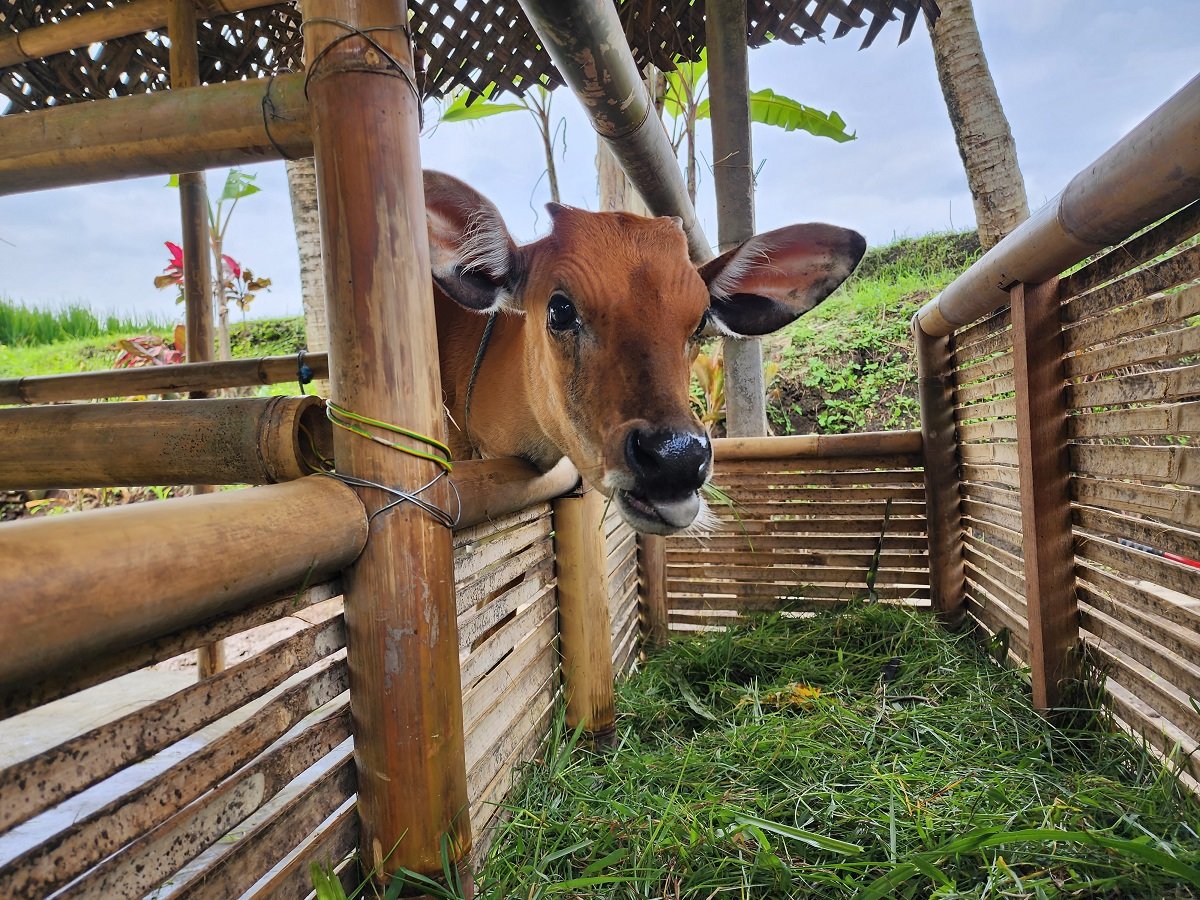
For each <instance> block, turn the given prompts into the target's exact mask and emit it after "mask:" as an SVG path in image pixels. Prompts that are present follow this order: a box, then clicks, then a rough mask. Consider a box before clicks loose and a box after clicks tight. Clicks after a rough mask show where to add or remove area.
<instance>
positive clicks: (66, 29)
mask: <svg viewBox="0 0 1200 900" xmlns="http://www.w3.org/2000/svg"><path fill="white" fill-rule="evenodd" d="M274 2H275V0H203V2H202V11H203V13H204V17H205V18H210V17H212V16H219V15H226V14H228V13H236V12H244V11H245V10H249V9H258V8H259V7H262V6H271V5H272V4H273V3H274ZM171 5H172V0H126V2H124V3H119V4H117V5H116V6H102V7H100V8H99V9H95V10H88V11H87V12H82V13H78V14H76V15H73V16H68V17H67V18H65V19H63V20H62V21H61V22H53V23H50V24H47V25H39V26H37V27H35V28H26V29H25V30H23V31H19V32H17V33H16V34H7V35H4V36H3V37H0V69H7V68H9V67H10V66H16V65H20V64H21V63H27V62H33V61H34V60H38V59H45V58H46V57H47V56H53V55H54V54H56V53H65V52H66V51H68V50H75V49H77V48H80V47H86V46H88V45H89V44H98V43H102V42H103V41H109V40H112V39H113V38H120V37H126V36H128V35H131V34H141V33H143V32H146V31H156V30H158V29H160V28H162V27H163V26H168V27H169V24H168V20H169V17H170V8H171Z"/></svg>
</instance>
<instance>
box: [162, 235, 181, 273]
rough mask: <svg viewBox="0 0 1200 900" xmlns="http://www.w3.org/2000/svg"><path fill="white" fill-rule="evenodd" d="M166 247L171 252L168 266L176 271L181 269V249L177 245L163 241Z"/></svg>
mask: <svg viewBox="0 0 1200 900" xmlns="http://www.w3.org/2000/svg"><path fill="white" fill-rule="evenodd" d="M163 243H164V244H166V245H167V249H168V250H170V251H171V262H170V263H168V266H173V267H174V268H176V269H182V268H183V248H182V247H180V246H179V245H178V244H172V243H171V242H170V241H163Z"/></svg>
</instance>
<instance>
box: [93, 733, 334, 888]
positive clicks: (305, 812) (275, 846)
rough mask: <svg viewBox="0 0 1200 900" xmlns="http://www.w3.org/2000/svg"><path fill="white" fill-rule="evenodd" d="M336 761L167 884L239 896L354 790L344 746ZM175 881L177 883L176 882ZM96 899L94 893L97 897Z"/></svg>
mask: <svg viewBox="0 0 1200 900" xmlns="http://www.w3.org/2000/svg"><path fill="white" fill-rule="evenodd" d="M336 755H337V757H338V758H337V762H336V763H335V764H334V765H333V767H332V768H331V769H330V770H329V771H328V772H325V773H323V774H322V775H320V776H319V777H318V778H317V779H316V780H315V781H313V782H312V783H311V784H308V785H306V786H305V787H304V788H303V789H301V790H300V792H299V793H298V794H297V795H296V796H294V797H291V798H289V799H288V800H287V802H285V803H284V804H282V805H281V806H280V808H279V809H277V810H275V811H274V812H273V813H272V814H271V815H270V816H268V817H267V819H266V820H265V821H263V822H261V823H259V824H258V825H257V826H255V827H254V828H253V829H251V830H250V831H248V832H246V833H245V834H242V835H240V836H239V837H238V839H237V841H236V842H234V843H232V844H229V845H228V848H229V849H228V851H227V852H226V853H224V854H222V855H221V856H220V857H219V858H218V859H216V860H214V861H213V862H211V863H209V864H208V865H207V866H205V867H204V868H203V869H202V870H201V871H199V872H197V873H195V874H194V875H192V876H191V877H190V878H188V877H186V876H185V877H183V878H180V879H179V882H176V884H173V885H172V887H175V888H176V889H175V890H174V891H173V892H172V896H173V897H178V898H179V900H199V898H208V900H219V898H224V897H231V896H244V895H245V893H246V892H247V891H248V890H249V889H250V888H251V887H252V886H253V885H254V883H255V882H256V881H258V879H259V878H261V877H262V876H263V875H265V874H266V873H267V872H269V871H270V870H271V868H272V867H273V866H274V865H275V864H276V863H277V862H279V861H280V860H281V859H283V858H284V857H285V856H286V855H287V854H288V852H289V851H290V850H291V849H292V848H293V847H295V845H296V842H297V840H298V838H299V836H302V835H306V834H309V833H311V832H312V831H314V830H315V829H316V828H317V826H319V825H320V824H321V823H322V822H323V821H325V819H326V818H327V817H328V816H329V815H330V814H331V813H332V812H333V811H334V810H336V809H337V808H338V807H339V806H341V805H342V804H343V803H344V802H345V801H346V800H347V799H349V798H350V797H352V796H353V795H354V787H355V771H354V759H353V756H352V754H351V753H350V751H349V749H347V751H346V752H344V753H342V752H340V751H338V752H336ZM176 885H177V887H176ZM97 900H100V898H97Z"/></svg>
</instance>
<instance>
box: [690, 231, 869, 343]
mask: <svg viewBox="0 0 1200 900" xmlns="http://www.w3.org/2000/svg"><path fill="white" fill-rule="evenodd" d="M866 249H867V242H866V240H865V239H864V238H863V236H862V235H861V234H859V233H858V232H857V231H851V230H849V229H848V228H838V227H837V226H836V225H823V224H819V223H811V224H808V225H789V226H788V227H787V228H780V229H778V230H776V231H768V232H766V233H765V234H758V235H755V236H754V237H752V238H750V240H748V241H746V242H745V243H744V244H742V245H741V246H738V247H735V248H734V249H732V250H729V251H727V252H725V253H723V254H722V255H721V256H718V257H717V258H716V259H714V260H711V261H709V262H707V263H705V264H704V265H703V266H701V267H700V277H701V278H703V279H704V282H705V283H706V284H707V285H708V293H709V302H710V307H709V318H710V321H712V323H713V326H714V327H715V329H716V330H717V331H718V332H723V333H725V334H728V335H731V336H735V337H753V336H755V335H760V334H768V333H770V332H772V331H775V330H776V329H779V328H782V327H783V326H784V325H786V324H788V323H789V322H791V321H793V320H794V319H796V318H798V317H799V316H801V315H803V314H804V313H806V312H808V311H809V310H810V309H812V308H813V307H814V306H816V305H817V304H818V303H820V302H821V301H822V300H824V299H825V298H826V297H828V296H829V295H830V294H831V293H833V291H834V289H835V288H836V287H837V286H838V285H839V284H841V283H842V282H843V281H845V280H846V276H848V275H849V274H850V273H851V272H853V271H854V267H855V266H857V265H858V261H859V260H860V259H862V255H863V253H864V252H865V251H866Z"/></svg>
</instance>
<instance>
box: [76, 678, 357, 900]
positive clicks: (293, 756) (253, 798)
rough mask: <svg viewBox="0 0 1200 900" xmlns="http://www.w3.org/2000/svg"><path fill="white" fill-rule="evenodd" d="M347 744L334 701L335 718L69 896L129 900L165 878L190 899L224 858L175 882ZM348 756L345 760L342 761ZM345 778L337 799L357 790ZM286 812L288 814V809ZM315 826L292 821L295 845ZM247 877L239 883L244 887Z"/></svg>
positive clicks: (267, 864) (142, 840)
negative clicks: (126, 898)
mask: <svg viewBox="0 0 1200 900" xmlns="http://www.w3.org/2000/svg"><path fill="white" fill-rule="evenodd" d="M349 737H350V714H349V709H348V708H347V702H346V701H345V700H342V701H341V702H339V703H338V704H337V705H336V707H335V709H334V711H333V712H332V713H330V714H326V715H325V716H324V717H323V718H322V719H321V721H320V722H318V723H314V724H313V725H310V726H308V727H307V728H306V729H305V730H304V731H303V732H301V733H300V734H299V735H296V736H294V737H292V738H290V739H288V741H287V742H286V743H284V744H283V745H281V746H279V747H278V748H276V749H274V750H271V751H269V752H267V753H264V754H263V755H262V756H260V757H259V758H258V759H257V760H255V761H254V763H252V764H251V765H250V766H247V767H246V768H245V769H243V770H242V771H239V772H237V773H235V774H234V775H233V776H232V777H231V778H229V779H227V780H226V781H224V782H223V783H222V784H221V785H220V786H218V787H217V788H216V789H215V790H214V791H212V792H211V793H209V794H207V795H205V796H203V797H201V798H199V799H197V800H196V801H195V802H193V803H191V804H189V805H188V806H187V807H185V808H184V809H182V810H180V811H179V812H178V813H176V814H175V815H173V816H171V818H169V819H167V820H166V821H164V822H163V823H162V824H161V825H159V826H157V827H156V828H154V829H152V830H150V831H148V832H146V833H145V834H144V835H142V836H141V837H139V838H138V839H136V840H134V841H132V842H131V843H130V844H129V845H127V846H126V847H124V848H122V849H121V850H120V851H119V852H118V853H116V854H114V855H113V856H111V857H109V858H108V859H106V860H105V861H104V862H103V863H101V864H100V865H99V866H97V867H96V868H95V869H93V870H92V871H90V872H88V874H87V875H86V876H85V877H84V879H83V881H82V883H81V884H80V885H79V886H77V887H76V888H74V889H73V892H74V893H76V896H80V897H90V898H96V900H103V898H105V897H114V896H132V895H135V894H140V893H143V892H146V891H148V890H151V889H153V888H154V887H156V886H158V885H159V884H161V883H162V882H164V881H167V880H168V879H170V880H172V882H173V886H180V887H182V889H183V890H184V894H183V896H194V895H195V894H194V893H193V892H192V891H189V890H188V887H187V886H192V887H193V888H194V887H195V886H196V885H197V882H199V883H200V884H203V883H205V882H209V884H210V885H211V880H212V879H213V878H214V876H216V875H218V874H219V873H220V871H221V870H222V869H224V865H223V864H224V863H225V859H224V858H222V859H221V860H220V861H218V862H217V864H216V865H213V864H211V863H210V864H209V865H207V866H205V867H204V869H203V870H202V871H201V872H199V873H195V874H192V875H190V876H189V877H187V878H175V879H172V876H173V875H175V873H176V872H177V871H178V870H179V869H180V868H181V867H182V866H183V865H184V864H185V863H187V862H188V861H189V860H190V859H192V858H193V857H195V856H197V855H198V854H199V853H200V852H201V851H203V850H205V849H206V848H208V847H212V846H214V845H217V844H218V842H219V841H220V840H221V838H223V837H225V836H226V835H227V834H229V833H230V832H231V831H233V830H234V829H235V828H237V826H238V825H239V824H240V823H241V822H243V821H244V820H245V819H246V818H247V817H249V816H250V815H252V814H253V813H255V812H256V811H257V810H259V809H262V808H263V807H265V806H267V805H268V804H269V803H270V802H271V801H272V800H273V799H274V798H275V797H276V796H277V795H278V794H279V793H280V792H281V791H282V790H284V789H285V788H287V787H288V786H289V785H290V784H292V783H294V782H295V781H296V779H297V778H298V777H300V775H301V774H302V773H303V772H304V771H305V770H306V769H308V768H310V767H311V766H313V765H315V764H317V763H318V762H320V761H321V760H322V759H324V758H325V757H326V756H327V754H329V753H332V752H333V751H334V748H336V747H337V746H338V745H339V744H341V743H343V742H344V741H346V739H347V738H349ZM343 755H346V754H343ZM348 774H349V778H348V779H346V778H344V779H343V780H344V781H348V782H349V783H348V784H343V791H344V792H345V793H343V796H342V799H343V800H344V799H345V797H346V796H347V795H348V794H349V793H352V792H353V790H354V782H353V773H352V772H350V773H348ZM336 805H337V804H336V803H334V804H333V806H330V807H329V808H328V809H326V810H324V812H323V813H322V815H321V819H324V817H325V815H327V814H328V813H329V812H332V810H333V808H334V807H336ZM285 809H286V807H285ZM319 823H320V820H318V821H317V822H316V823H313V825H309V824H308V823H305V822H302V821H294V822H293V824H292V827H293V828H294V830H291V831H290V832H289V834H290V837H291V839H292V840H293V841H294V840H295V839H296V836H297V835H303V834H307V833H308V832H309V831H311V830H313V827H314V826H315V825H316V824H319ZM252 842H253V841H252V838H251V836H250V835H247V834H244V835H241V836H240V837H239V839H238V841H237V843H236V844H234V845H232V846H233V847H234V848H235V849H234V851H233V852H234V854H236V855H238V856H240V855H241V853H242V847H243V846H246V844H247V843H251V844H252ZM285 852H286V850H284V851H283V852H280V853H278V854H277V855H275V854H273V855H272V857H269V858H268V859H266V860H259V861H258V864H257V865H256V866H253V867H252V868H251V869H250V872H249V879H248V880H249V881H250V883H251V884H252V883H253V882H254V881H255V880H257V879H258V878H259V877H260V876H262V875H263V874H265V873H266V872H267V871H268V870H269V869H270V868H271V866H272V865H273V864H274V863H275V862H276V861H278V859H280V858H282V857H283V856H284V854H285ZM246 880H247V879H246V877H243V879H242V882H243V883H245V881H246ZM221 884H222V887H223V888H224V889H226V890H232V889H233V888H234V882H233V881H232V880H231V879H230V880H226V879H222V880H221Z"/></svg>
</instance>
